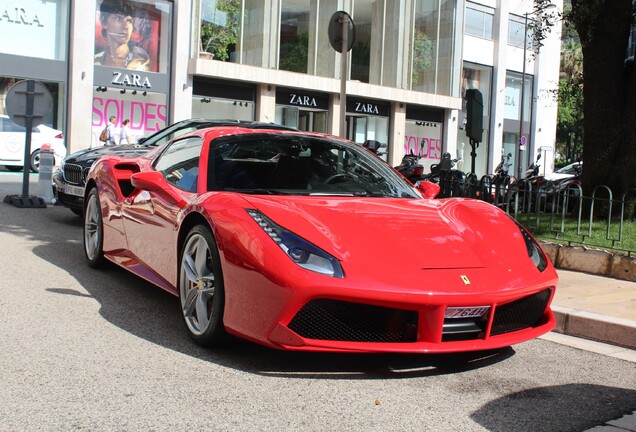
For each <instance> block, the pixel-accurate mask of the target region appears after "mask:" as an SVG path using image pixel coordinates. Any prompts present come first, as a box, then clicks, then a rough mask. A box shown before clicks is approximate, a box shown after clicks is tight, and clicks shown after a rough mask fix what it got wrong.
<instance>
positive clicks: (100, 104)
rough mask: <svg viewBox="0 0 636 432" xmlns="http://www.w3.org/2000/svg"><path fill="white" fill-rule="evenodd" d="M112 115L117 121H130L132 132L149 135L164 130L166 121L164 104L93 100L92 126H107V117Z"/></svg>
mask: <svg viewBox="0 0 636 432" xmlns="http://www.w3.org/2000/svg"><path fill="white" fill-rule="evenodd" d="M112 115H114V116H115V117H117V119H118V121H123V120H124V119H130V128H131V129H132V130H140V131H145V132H149V133H152V132H155V131H158V130H160V129H162V128H164V127H165V125H166V121H167V120H168V116H167V109H166V105H165V104H156V103H143V102H129V101H123V100H119V99H102V98H99V97H95V98H93V126H100V127H103V126H104V125H107V124H108V117H110V116H112Z"/></svg>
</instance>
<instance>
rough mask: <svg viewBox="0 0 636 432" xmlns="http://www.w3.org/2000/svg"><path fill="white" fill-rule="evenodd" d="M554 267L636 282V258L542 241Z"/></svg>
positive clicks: (584, 247) (601, 250)
mask: <svg viewBox="0 0 636 432" xmlns="http://www.w3.org/2000/svg"><path fill="white" fill-rule="evenodd" d="M539 243H540V244H541V247H542V248H543V251H544V252H545V253H546V255H547V256H548V259H549V260H550V262H552V264H553V265H554V267H556V268H560V269H564V270H572V271H578V272H582V273H589V274H593V275H597V276H605V277H611V278H614V279H620V280H626V281H630V282H636V257H629V256H625V255H621V254H615V253H611V252H608V251H606V250H603V249H596V248H589V247H586V246H564V245H560V244H558V243H552V242H548V241H543V240H542V241H540V242H539Z"/></svg>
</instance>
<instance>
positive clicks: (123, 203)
mask: <svg viewBox="0 0 636 432" xmlns="http://www.w3.org/2000/svg"><path fill="white" fill-rule="evenodd" d="M233 133H241V134H242V133H250V131H249V130H243V129H238V128H213V129H205V130H201V131H197V132H194V133H193V134H197V135H200V136H201V137H203V139H204V143H205V144H204V146H203V150H202V154H201V158H200V167H199V184H198V190H199V191H201V192H200V193H196V194H194V193H187V192H184V191H182V190H180V189H177V188H174V187H172V186H169V185H168V186H167V187H170V188H171V191H170V192H171V193H170V194H166V193H157V192H148V191H142V190H138V189H134V190H132V191H130V189H131V188H130V186H128V187H129V192H128V193H126V194H124V193H123V192H122V184H129V183H130V178H131V175H132V174H133V173H136V172H145V171H152V165H151V164H152V161H153V159H154V158H155V157H156V156H157V155H158V154H159V153H160V152H161V148H159V149H156V150H154V151H152V152H150V153H148V154H146V155H144V156H142V157H136V158H129V159H121V158H118V157H110V156H106V157H103V158H101V159H100V160H98V161H97V162H96V163H95V164H94V165H93V167H92V169H91V172H90V175H89V179H88V182H87V188H86V191H87V192H86V193H88V191H89V190H90V189H91V187H94V186H96V187H97V188H98V190H99V192H100V201H101V205H102V214H103V221H104V243H103V248H104V254H105V256H106V258H108V259H109V260H111V261H113V262H115V263H117V264H119V265H121V266H122V267H124V268H126V269H128V270H130V271H131V272H133V273H135V274H137V275H138V276H140V277H142V278H144V279H146V280H148V281H150V282H152V283H154V284H156V285H158V286H159V287H161V288H162V289H165V290H167V291H169V292H170V293H172V294H174V295H178V294H177V293H178V290H177V288H176V283H177V276H178V265H179V250H180V247H181V246H180V244H179V240H180V238H182V236H184V235H185V234H186V233H184V232H182V226H183V224H184V222H185V221H189V220H190V218H192V217H197V218H198V220H199V221H205V223H207V224H208V225H209V226H210V227H211V229H212V232H213V234H214V236H215V239H216V241H217V244H218V247H219V252H220V256H221V267H222V271H223V278H224V285H225V309H224V325H225V327H226V329H227V331H228V332H230V333H232V334H235V335H238V336H240V337H243V338H246V339H249V340H252V341H254V342H257V343H260V344H263V345H267V346H270V347H274V348H278V349H290V350H312V351H342V352H412V353H416V352H453V351H469V350H484V349H491V348H498V347H503V346H508V345H511V344H515V343H519V342H523V341H526V340H529V339H532V338H535V337H537V336H539V335H541V334H544V333H546V332H548V331H550V330H551V329H552V328H553V327H554V325H555V319H554V315H553V313H552V311H551V309H550V307H549V304H550V302H551V300H552V297H553V295H554V290H555V287H556V285H557V275H556V272H555V270H554V268H553V267H552V266H551V265H550V263H549V262H548V266H547V268H546V269H545V270H544V271H543V272H540V271H539V270H538V269H537V268H536V266H535V265H534V264H533V263H532V262H531V261H530V259H529V258H528V252H527V249H526V246H525V244H524V241H523V238H522V234H521V232H520V230H519V228H518V227H517V226H516V224H515V222H514V221H513V220H512V219H511V218H509V217H508V216H507V215H506V214H505V213H504V212H502V211H501V210H500V209H498V208H496V207H494V206H492V205H490V204H487V203H484V202H481V201H477V200H470V199H445V200H435V199H425V198H421V199H404V198H370V197H323V196H272V195H266V196H264V195H248V194H239V193H232V192H205V184H204V179H205V178H206V173H207V166H206V161H207V159H208V158H207V155H208V151H209V149H208V144H209V143H210V141H211V140H214V138H216V137H218V136H221V135H228V134H233ZM259 133H263V131H259ZM276 133H279V134H280V133H284V132H280V131H276ZM245 209H257V210H259V211H260V212H262V213H263V214H264V215H266V216H267V217H269V218H270V219H271V220H273V221H275V222H276V223H278V224H280V225H281V226H283V227H285V228H286V229H288V230H290V231H292V232H294V233H295V234H297V235H299V236H301V237H303V238H304V239H306V240H308V241H309V242H311V243H313V244H314V245H316V246H318V247H320V248H322V249H323V250H325V251H327V252H328V253H330V254H332V255H333V256H334V257H336V258H337V259H338V260H339V261H340V262H341V265H342V268H343V270H344V274H345V276H344V278H334V277H330V276H325V275H320V274H317V273H314V272H311V271H308V270H305V269H303V268H301V267H299V266H298V265H296V264H295V263H294V262H293V261H292V260H290V259H289V258H288V257H287V256H286V254H285V253H284V252H283V251H282V250H281V248H280V247H278V245H276V244H275V243H274V242H273V241H272V239H271V238H270V237H269V236H268V235H267V234H266V233H265V232H264V231H263V229H261V228H260V227H259V226H258V225H257V224H256V223H255V221H254V220H253V219H252V218H251V217H250V216H249V214H248V213H247V212H246V211H245ZM186 225H187V224H186ZM188 226H189V225H188ZM463 277H465V278H466V279H467V280H468V281H469V283H466V282H465V280H464V278H463ZM545 289H549V290H551V294H550V301H549V302H548V307H547V308H546V309H545V312H544V314H543V317H542V318H541V323H540V325H538V326H535V327H531V328H526V329H523V330H519V331H515V332H511V333H506V334H501V335H498V336H487V337H485V338H481V339H477V340H464V341H451V342H442V340H441V327H442V323H443V320H444V311H445V308H446V307H447V306H490V307H491V311H492V310H494V309H495V308H496V307H497V306H498V305H501V304H505V303H509V302H511V301H513V300H517V299H520V298H522V297H525V296H528V295H530V294H533V293H537V292H539V291H542V290H545ZM317 298H323V299H324V298H327V299H334V300H343V301H351V302H356V303H363V304H369V305H378V306H384V307H392V308H397V309H403V310H413V311H419V312H420V314H419V317H420V318H419V322H418V328H417V331H418V336H417V341H416V342H409V343H370V342H344V341H331V340H313V339H304V338H302V337H300V336H299V335H297V334H295V333H294V332H293V331H291V330H290V329H289V328H287V325H288V324H289V322H290V321H291V320H292V318H293V317H294V316H295V314H296V313H297V312H298V311H299V310H300V308H301V307H302V306H303V305H305V304H306V303H307V302H308V301H310V300H312V299H317ZM491 322H492V316H491V317H490V321H489V324H488V325H489V326H490V325H491Z"/></svg>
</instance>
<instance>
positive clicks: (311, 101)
mask: <svg viewBox="0 0 636 432" xmlns="http://www.w3.org/2000/svg"><path fill="white" fill-rule="evenodd" d="M289 96H290V97H289V103H290V104H291V105H299V106H306V107H314V108H316V107H317V106H318V104H317V103H316V98H315V97H311V96H307V95H297V94H294V93H290V95H289Z"/></svg>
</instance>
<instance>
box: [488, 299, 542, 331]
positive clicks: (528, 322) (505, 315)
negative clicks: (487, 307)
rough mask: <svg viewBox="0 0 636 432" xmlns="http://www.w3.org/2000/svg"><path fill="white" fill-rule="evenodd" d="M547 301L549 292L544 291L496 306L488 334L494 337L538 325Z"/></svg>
mask: <svg viewBox="0 0 636 432" xmlns="http://www.w3.org/2000/svg"><path fill="white" fill-rule="evenodd" d="M549 299H550V290H549V289H545V290H543V291H540V292H538V293H536V294H533V295H530V296H527V297H524V298H521V299H519V300H515V301H513V302H510V303H507V304H504V305H501V306H498V307H497V308H496V309H495V317H494V319H493V323H492V329H491V331H490V334H491V335H492V336H495V335H499V334H503V333H510V332H513V331H517V330H521V329H524V328H528V327H535V326H537V325H539V324H540V320H541V317H542V316H543V313H544V312H545V308H546V306H547V305H548V300H549Z"/></svg>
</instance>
